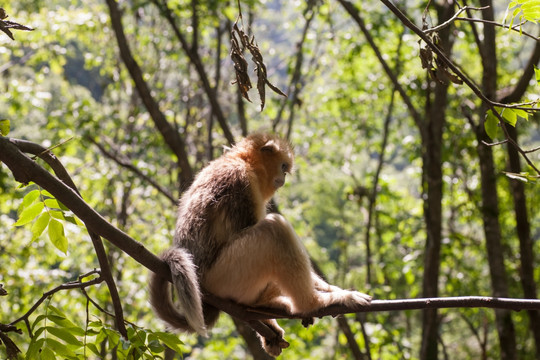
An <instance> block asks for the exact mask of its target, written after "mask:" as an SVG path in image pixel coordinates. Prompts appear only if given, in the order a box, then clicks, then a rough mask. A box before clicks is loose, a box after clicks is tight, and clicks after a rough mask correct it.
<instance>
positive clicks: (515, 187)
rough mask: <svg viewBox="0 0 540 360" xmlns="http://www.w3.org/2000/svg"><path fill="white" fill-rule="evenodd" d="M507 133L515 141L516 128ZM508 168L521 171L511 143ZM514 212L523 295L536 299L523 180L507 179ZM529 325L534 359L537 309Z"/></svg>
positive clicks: (539, 325) (539, 328) (538, 339)
mask: <svg viewBox="0 0 540 360" xmlns="http://www.w3.org/2000/svg"><path fill="white" fill-rule="evenodd" d="M508 133H509V135H510V137H512V138H513V139H514V140H515V141H516V142H517V130H516V128H515V127H513V126H508ZM507 154H508V166H509V170H510V171H511V172H514V173H520V172H521V164H520V157H519V153H518V151H517V150H516V149H515V148H514V147H513V146H511V145H508V146H507ZM509 182H510V190H511V192H512V199H513V201H514V212H515V217H516V231H517V235H518V238H519V254H520V260H521V268H520V279H521V286H522V287H523V295H524V296H525V298H527V299H536V283H535V281H534V253H533V241H532V239H531V226H530V224H529V216H528V213H527V201H526V198H525V186H524V185H523V182H521V181H518V180H512V179H509ZM527 313H528V315H529V326H530V328H531V331H532V333H533V337H534V343H535V347H536V359H540V313H539V312H538V311H537V310H528V311H527Z"/></svg>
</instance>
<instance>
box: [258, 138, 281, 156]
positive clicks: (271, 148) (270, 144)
mask: <svg viewBox="0 0 540 360" xmlns="http://www.w3.org/2000/svg"><path fill="white" fill-rule="evenodd" d="M277 150H278V148H277V144H276V142H275V141H274V140H268V141H267V142H266V144H264V145H263V146H262V148H261V152H268V153H273V152H275V151H277Z"/></svg>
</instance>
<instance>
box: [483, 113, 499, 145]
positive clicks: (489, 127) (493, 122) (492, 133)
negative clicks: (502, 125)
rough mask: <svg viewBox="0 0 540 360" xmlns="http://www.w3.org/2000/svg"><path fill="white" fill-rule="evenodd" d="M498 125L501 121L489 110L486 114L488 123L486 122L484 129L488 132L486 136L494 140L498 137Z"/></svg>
mask: <svg viewBox="0 0 540 360" xmlns="http://www.w3.org/2000/svg"><path fill="white" fill-rule="evenodd" d="M498 125H499V119H497V117H496V116H495V115H493V112H492V111H491V110H488V111H487V113H486V121H485V122H484V129H485V130H486V134H487V135H488V136H489V137H490V138H491V139H494V138H495V137H496V136H497V128H498Z"/></svg>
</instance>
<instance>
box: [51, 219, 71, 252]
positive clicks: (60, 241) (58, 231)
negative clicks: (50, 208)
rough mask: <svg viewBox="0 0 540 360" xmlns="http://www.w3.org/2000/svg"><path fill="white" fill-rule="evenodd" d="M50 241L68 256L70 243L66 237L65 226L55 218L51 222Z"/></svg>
mask: <svg viewBox="0 0 540 360" xmlns="http://www.w3.org/2000/svg"><path fill="white" fill-rule="evenodd" d="M49 239H50V240H51V242H52V243H53V245H54V246H56V248H57V249H58V250H60V251H62V252H63V253H64V254H67V250H68V241H67V239H66V236H65V235H64V225H63V224H62V223H61V222H60V221H58V220H56V219H53V218H51V221H50V222H49Z"/></svg>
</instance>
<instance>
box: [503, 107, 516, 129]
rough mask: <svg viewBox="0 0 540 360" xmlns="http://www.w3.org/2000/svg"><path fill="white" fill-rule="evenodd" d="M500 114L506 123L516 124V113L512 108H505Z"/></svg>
mask: <svg viewBox="0 0 540 360" xmlns="http://www.w3.org/2000/svg"><path fill="white" fill-rule="evenodd" d="M501 115H502V117H503V119H504V121H505V122H507V123H508V124H510V125H512V126H516V122H517V114H516V113H515V111H514V109H508V108H506V109H504V110H503V111H502V114H501Z"/></svg>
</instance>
